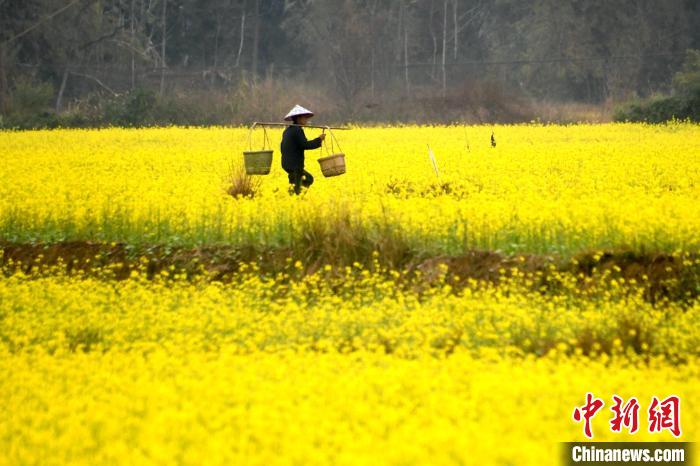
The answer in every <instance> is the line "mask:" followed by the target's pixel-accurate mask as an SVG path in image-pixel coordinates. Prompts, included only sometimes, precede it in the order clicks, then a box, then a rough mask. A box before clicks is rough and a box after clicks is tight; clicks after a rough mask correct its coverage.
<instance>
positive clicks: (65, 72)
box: [56, 65, 70, 113]
mask: <svg viewBox="0 0 700 466" xmlns="http://www.w3.org/2000/svg"><path fill="white" fill-rule="evenodd" d="M69 70H70V66H69V65H66V68H65V69H64V70H63V78H61V87H60V88H59V89H58V97H56V113H58V112H60V111H61V104H62V103H63V93H64V92H65V91H66V84H67V83H68V75H69V74H70V71H69Z"/></svg>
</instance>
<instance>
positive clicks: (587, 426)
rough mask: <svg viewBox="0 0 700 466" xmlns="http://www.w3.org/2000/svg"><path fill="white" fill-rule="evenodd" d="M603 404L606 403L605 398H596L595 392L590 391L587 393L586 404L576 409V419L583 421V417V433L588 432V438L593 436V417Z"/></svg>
mask: <svg viewBox="0 0 700 466" xmlns="http://www.w3.org/2000/svg"><path fill="white" fill-rule="evenodd" d="M603 405H605V403H604V402H603V400H601V399H600V398H595V397H594V396H593V394H592V393H590V392H589V393H586V404H585V405H583V406H581V407H580V408H578V407H577V408H576V409H574V421H576V422H581V417H583V419H584V426H583V433H584V434H586V437H588V438H593V432H592V431H591V418H592V417H593V416H595V414H596V413H597V412H598V410H599V409H600V408H602V407H603ZM581 413H583V414H581Z"/></svg>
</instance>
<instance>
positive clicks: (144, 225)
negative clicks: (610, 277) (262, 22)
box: [0, 123, 700, 253]
mask: <svg viewBox="0 0 700 466" xmlns="http://www.w3.org/2000/svg"><path fill="white" fill-rule="evenodd" d="M493 130H494V132H495V136H496V140H497V146H496V148H491V146H490V142H489V138H490V135H491V131H492V128H491V127H484V126H477V127H466V128H465V127H461V126H455V127H401V128H363V129H354V130H352V131H346V132H336V133H337V134H336V136H337V137H338V138H339V141H340V143H341V148H342V150H343V151H344V152H345V153H346V154H347V163H348V173H347V174H346V175H344V176H341V177H336V178H330V179H324V178H323V177H322V175H321V174H320V170H319V167H318V164H317V163H316V161H315V160H314V158H315V154H318V153H319V151H312V152H309V153H308V154H307V158H308V161H307V166H308V167H309V169H310V170H311V172H312V173H313V174H314V175H315V176H316V183H315V184H314V186H313V187H312V189H311V191H310V192H309V194H308V196H305V198H304V199H294V198H290V196H289V195H288V193H287V178H286V174H285V173H284V172H283V171H282V169H281V168H280V166H279V164H280V153H279V140H280V132H279V131H277V130H275V131H269V133H270V139H271V140H272V143H273V146H274V149H275V159H274V161H273V172H272V174H271V175H269V176H267V177H262V178H261V180H262V186H261V188H260V194H259V195H258V196H256V197H255V198H254V199H253V200H239V201H233V200H232V199H231V197H230V196H228V195H227V194H226V193H225V191H224V187H225V183H224V182H223V181H222V179H223V178H225V176H226V174H227V167H228V165H229V164H230V163H233V164H234V165H238V166H240V165H242V163H243V162H242V151H243V150H245V149H247V148H248V130H247V129H225V128H213V129H187V128H168V129H141V130H125V129H108V130H99V131H95V130H86V131H79V130H70V131H37V132H3V133H0V147H2V162H3V163H2V164H0V179H2V180H3V182H2V183H0V232H2V234H3V236H4V237H6V238H12V239H17V240H34V239H42V240H60V239H76V238H77V239H88V238H89V239H94V240H102V241H127V242H131V243H137V242H138V243H176V244H212V243H225V244H238V245H251V244H252V245H267V246H280V245H289V244H293V243H294V242H295V241H296V240H297V239H298V238H299V237H300V236H301V235H302V234H303V230H304V226H305V222H308V221H313V219H317V218H320V219H321V222H322V223H323V222H325V219H326V218H328V216H332V215H334V214H335V215H337V213H338V212H341V213H342V214H343V215H345V216H347V217H348V218H350V219H351V221H352V222H353V223H354V224H356V225H357V226H358V228H359V229H361V230H362V232H363V233H364V234H365V236H367V237H368V238H370V239H372V238H376V237H377V236H381V235H384V234H386V232H387V231H390V232H391V234H392V235H394V236H396V237H401V238H404V239H405V241H406V242H407V243H408V244H409V245H410V247H412V248H413V249H416V250H420V251H427V252H431V253H436V252H447V253H459V252H462V251H464V250H469V249H473V248H482V249H490V250H495V249H499V250H502V251H505V252H513V251H523V252H562V253H570V252H576V251H579V250H583V249H594V248H610V247H617V246H626V247H633V248H646V249H649V250H666V251H675V250H697V249H698V246H699V245H700V240H699V236H698V235H697V234H696V232H697V231H699V230H700V208H698V203H699V201H700V186H699V185H698V176H699V170H700V143H698V141H700V128H699V127H698V126H697V125H692V124H683V123H677V124H675V123H674V124H668V125H663V126H648V125H639V124H636V125H633V124H610V125H575V126H564V127H562V126H542V125H523V126H496V127H495V128H493ZM317 132H318V130H310V129H309V130H307V133H308V136H309V137H312V136H315V134H316V133H317ZM262 140H263V138H262V131H261V130H256V132H255V133H254V134H253V146H254V148H260V147H261V145H262ZM428 144H429V145H430V147H431V148H432V149H433V151H434V152H435V155H436V158H437V160H438V165H439V170H440V178H439V179H437V177H436V175H435V173H434V172H433V168H432V165H431V163H430V161H429V158H428V149H427V145H428Z"/></svg>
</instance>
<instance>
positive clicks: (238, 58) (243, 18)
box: [236, 3, 245, 68]
mask: <svg viewBox="0 0 700 466" xmlns="http://www.w3.org/2000/svg"><path fill="white" fill-rule="evenodd" d="M244 39H245V3H244V4H243V15H242V16H241V41H240V42H239V43H238V56H237V57H236V68H238V65H240V64H241V53H243V40H244Z"/></svg>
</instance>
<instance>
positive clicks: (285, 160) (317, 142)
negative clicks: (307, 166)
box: [281, 105, 326, 194]
mask: <svg viewBox="0 0 700 466" xmlns="http://www.w3.org/2000/svg"><path fill="white" fill-rule="evenodd" d="M312 116H314V114H313V112H311V111H309V110H307V109H305V108H304V107H302V106H300V105H295V106H294V108H293V109H292V110H290V112H289V113H288V114H287V116H285V117H284V119H285V120H286V121H291V122H292V123H294V124H295V125H299V126H288V127H287V129H285V130H284V133H282V147H281V149H282V168H283V169H284V171H286V172H287V174H288V175H289V184H290V185H293V187H294V193H295V194H299V193H300V192H301V187H302V186H304V187H305V188H308V187H309V186H311V185H312V184H313V182H314V177H313V176H311V173H309V172H307V171H306V170H304V151H305V150H309V149H318V148H319V147H321V143H322V142H323V140H324V139H325V138H326V135H325V134H321V135H320V136H319V137H317V138H316V139H312V140H311V141H308V140H307V139H306V135H305V134H304V130H303V129H302V126H304V125H306V124H307V123H308V122H309V119H310V118H311V117H312ZM291 188H292V186H290V189H291Z"/></svg>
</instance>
